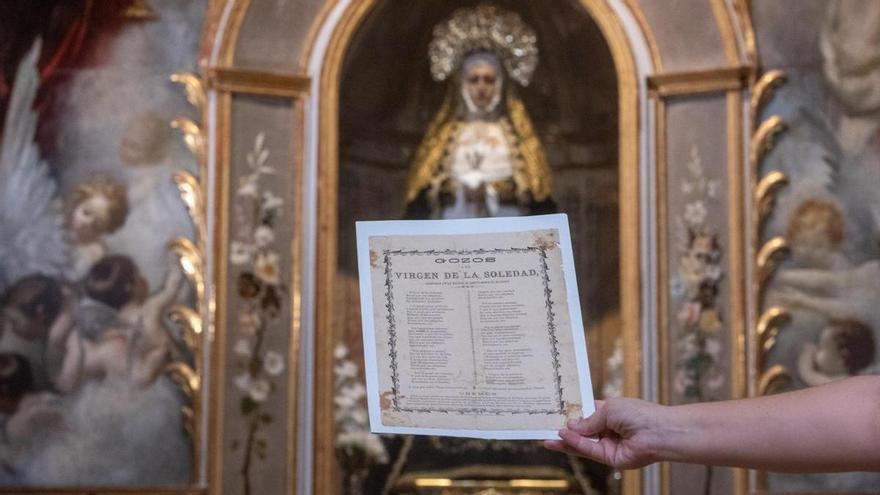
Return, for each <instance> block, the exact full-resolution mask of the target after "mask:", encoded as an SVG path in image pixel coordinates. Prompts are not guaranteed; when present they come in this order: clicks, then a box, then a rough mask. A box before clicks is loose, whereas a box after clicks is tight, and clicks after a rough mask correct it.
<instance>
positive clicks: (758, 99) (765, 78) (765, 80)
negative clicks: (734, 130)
mask: <svg viewBox="0 0 880 495" xmlns="http://www.w3.org/2000/svg"><path fill="white" fill-rule="evenodd" d="M787 81H788V76H787V75H786V74H785V72H783V71H781V70H778V69H777V70H771V71H769V72H766V73H764V75H762V76H761V78H760V79H758V82H756V83H755V85H754V86H753V87H752V98H751V100H750V101H749V109H750V110H751V112H752V121H753V128H754V124H756V123H757V121H756V119H757V118H758V114H759V113H760V111H761V107H763V106H764V105H766V104H767V102H768V101H770V98H772V97H773V94H774V93H775V92H776V90H777V89H778V88H779V87H780V86H782V85H783V84H785V83H786V82H787Z"/></svg>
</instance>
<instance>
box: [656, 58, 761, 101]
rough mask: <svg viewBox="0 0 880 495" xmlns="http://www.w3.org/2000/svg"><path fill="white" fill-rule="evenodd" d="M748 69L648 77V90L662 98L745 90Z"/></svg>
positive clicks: (677, 73) (722, 69)
mask: <svg viewBox="0 0 880 495" xmlns="http://www.w3.org/2000/svg"><path fill="white" fill-rule="evenodd" d="M750 70H751V69H750V68H748V67H741V66H738V67H722V68H717V69H709V70H700V71H692V72H667V73H663V74H655V75H652V76H648V89H649V90H650V91H651V93H652V94H656V95H657V96H659V97H661V98H665V97H669V96H679V95H692V94H698V93H713V92H722V91H725V92H726V91H731V90H740V89H745V88H746V87H747V85H748V76H749V71H750Z"/></svg>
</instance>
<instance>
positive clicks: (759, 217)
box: [749, 70, 791, 395]
mask: <svg viewBox="0 0 880 495" xmlns="http://www.w3.org/2000/svg"><path fill="white" fill-rule="evenodd" d="M786 80H787V77H786V75H785V73H783V72H782V71H779V70H772V71H769V72H767V73H765V74H763V75H762V76H761V77H760V78H759V79H758V81H757V82H755V84H754V85H753V86H752V88H751V94H752V95H751V99H750V100H749V110H750V112H751V117H752V128H754V129H755V131H754V133H753V134H752V137H751V144H750V146H749V163H750V164H751V176H752V180H753V182H752V199H751V202H752V204H751V207H752V217H751V218H752V238H753V239H754V243H755V244H754V251H753V252H754V256H755V258H754V277H755V282H754V285H753V297H754V299H753V301H754V307H755V308H756V311H757V312H758V314H759V317H758V321H757V324H756V327H755V334H754V347H753V349H754V353H755V367H756V370H755V376H756V389H755V392H756V393H757V394H758V395H766V394H768V393H773V392H775V391H777V390H779V389H780V387H782V386H784V385H786V384H787V383H789V382H790V381H791V376H790V374H789V371H788V369H786V367H785V366H783V365H779V364H777V365H774V366H771V367H770V368H769V369H766V370H765V369H764V368H765V367H766V365H767V355H768V354H769V352H770V351H771V350H772V349H773V347H774V346H775V345H776V342H777V338H778V335H779V332H780V329H781V328H782V327H783V326H785V325H786V324H788V323H789V322H790V321H791V314H790V313H789V312H788V310H786V309H785V308H783V307H780V306H773V307H771V308H768V309H766V310H764V309H763V308H764V296H765V293H766V290H767V286H768V285H769V283H770V280H771V278H772V276H773V274H774V273H775V271H776V269H777V268H778V267H779V264H780V263H781V262H782V260H783V259H784V258H785V257H786V256H787V255H788V254H789V252H790V248H789V245H788V243H787V242H786V239H785V238H784V237H782V236H777V237H773V238H771V239H769V240H767V241H766V242H765V241H764V226H765V224H766V222H767V219H768V218H770V216H771V214H772V213H773V208H774V207H775V206H776V197H777V195H778V194H779V192H780V190H781V189H782V188H784V187H785V186H786V185H788V183H789V180H788V177H787V176H786V175H785V173H783V172H781V171H778V170H774V171H771V172H769V173H767V174H766V175H762V170H761V165H762V162H763V160H764V158H765V157H766V156H767V153H769V152H770V150H771V149H773V146H774V145H775V144H776V141H777V138H778V137H779V135H780V134H781V133H783V132H785V130H786V129H788V124H787V123H786V122H785V121H784V120H783V119H782V117H780V116H778V115H773V116H771V117H768V118H767V119H765V120H764V121H762V122H760V124H758V118H759V115H760V113H761V110H762V108H763V107H764V105H766V104H767V102H768V101H770V99H771V98H772V96H773V94H774V92H775V91H776V89H777V88H779V87H780V86H781V85H783V84H784V83H785V82H786Z"/></svg>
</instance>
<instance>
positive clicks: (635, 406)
mask: <svg viewBox="0 0 880 495" xmlns="http://www.w3.org/2000/svg"><path fill="white" fill-rule="evenodd" d="M661 408H662V406H658V405H656V404H652V403H649V402H645V401H641V400H637V399H611V400H608V401H596V412H595V413H594V414H593V415H591V416H589V417H587V418H583V419H574V420H571V421H569V422H568V425H567V428H564V429H562V430H560V431H559V438H560V439H559V440H547V441H545V442H544V446H545V447H546V448H548V449H551V450H557V451H560V452H564V453H567V454H571V455H576V456H579V457H585V458H587V459H591V460H594V461H597V462H601V463H603V464H607V465H609V466H612V467H614V468H618V469H635V468H640V467H642V466H645V465H647V464H650V463H652V462H656V461H657V460H658V459H657V456H656V453H655V448H654V445H655V444H656V442H655V440H654V438H653V437H655V436H656V433H657V432H656V431H654V430H653V429H652V427H651V424H652V422H653V418H654V417H655V415H656V414H657V413H658V412H660V411H659V410H660V409H661Z"/></svg>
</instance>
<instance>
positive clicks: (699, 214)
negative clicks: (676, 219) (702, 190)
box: [684, 201, 708, 225]
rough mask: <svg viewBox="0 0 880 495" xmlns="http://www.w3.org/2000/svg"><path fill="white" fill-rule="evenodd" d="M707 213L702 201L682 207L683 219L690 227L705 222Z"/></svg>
mask: <svg viewBox="0 0 880 495" xmlns="http://www.w3.org/2000/svg"><path fill="white" fill-rule="evenodd" d="M707 213H708V212H707V211H706V206H705V205H703V202H702V201H695V202H693V203H688V204H687V205H686V206H685V207H684V219H685V221H687V223H689V224H690V225H702V223H703V222H704V221H705V220H706V214H707Z"/></svg>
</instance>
